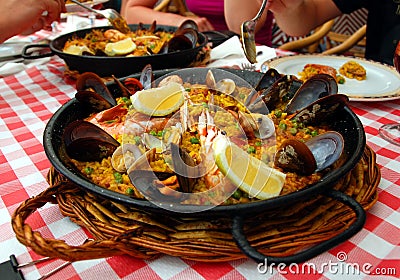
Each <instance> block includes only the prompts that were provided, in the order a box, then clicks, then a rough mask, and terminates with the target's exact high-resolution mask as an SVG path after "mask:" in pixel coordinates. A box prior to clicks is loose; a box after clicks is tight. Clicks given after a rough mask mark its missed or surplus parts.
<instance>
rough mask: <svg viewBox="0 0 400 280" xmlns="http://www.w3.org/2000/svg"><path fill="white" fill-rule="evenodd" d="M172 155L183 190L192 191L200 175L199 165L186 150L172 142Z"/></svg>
mask: <svg viewBox="0 0 400 280" xmlns="http://www.w3.org/2000/svg"><path fill="white" fill-rule="evenodd" d="M171 156H172V165H173V169H174V172H175V173H176V175H177V179H178V183H179V187H180V189H181V191H183V192H186V193H191V192H192V190H193V186H194V183H195V178H197V177H199V173H200V172H199V167H196V163H195V161H194V159H193V158H192V157H191V156H190V155H189V154H188V153H187V152H186V151H185V150H183V149H182V148H180V147H179V146H178V145H176V144H174V143H171Z"/></svg>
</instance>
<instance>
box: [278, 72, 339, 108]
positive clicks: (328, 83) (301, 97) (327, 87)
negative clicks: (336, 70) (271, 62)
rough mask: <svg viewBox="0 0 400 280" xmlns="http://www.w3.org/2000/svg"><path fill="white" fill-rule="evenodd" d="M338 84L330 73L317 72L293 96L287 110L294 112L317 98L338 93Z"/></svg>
mask: <svg viewBox="0 0 400 280" xmlns="http://www.w3.org/2000/svg"><path fill="white" fill-rule="evenodd" d="M337 92H338V85H337V83H336V80H335V78H333V77H332V76H331V75H328V74H317V75H314V76H312V77H311V78H310V79H308V80H307V81H306V82H304V84H302V85H301V87H300V88H299V89H298V90H297V92H296V94H295V95H294V96H293V98H291V100H290V101H289V103H288V104H287V106H286V109H285V112H287V113H288V114H293V113H295V112H297V111H299V110H301V109H303V108H305V107H307V106H309V105H310V104H312V103H313V102H315V101H316V100H318V99H320V98H322V97H325V96H328V95H332V94H337Z"/></svg>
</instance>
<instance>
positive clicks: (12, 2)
mask: <svg viewBox="0 0 400 280" xmlns="http://www.w3.org/2000/svg"><path fill="white" fill-rule="evenodd" d="M0 11H1V12H2V14H3V15H2V19H1V20H0V23H1V25H2V26H0V30H1V31H2V32H1V33H3V34H2V35H1V38H0V39H3V40H5V39H7V38H9V37H11V36H14V35H17V34H24V35H26V34H30V33H33V32H36V31H38V30H41V29H50V28H51V23H52V22H53V21H58V20H59V19H60V14H61V13H62V12H65V11H66V10H65V3H64V0H22V1H21V0H0Z"/></svg>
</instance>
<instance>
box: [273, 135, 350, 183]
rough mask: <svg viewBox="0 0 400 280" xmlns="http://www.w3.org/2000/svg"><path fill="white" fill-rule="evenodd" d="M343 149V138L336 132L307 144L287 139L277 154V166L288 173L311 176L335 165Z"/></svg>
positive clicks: (318, 137)
mask: <svg viewBox="0 0 400 280" xmlns="http://www.w3.org/2000/svg"><path fill="white" fill-rule="evenodd" d="M343 147H344V140H343V137H342V135H341V134H340V133H338V132H336V131H328V132H326V133H323V134H320V135H317V136H315V137H313V138H311V139H310V140H308V141H306V142H302V141H299V140H296V139H287V140H285V141H284V142H283V143H282V144H281V146H280V147H279V149H278V151H277V152H276V155H275V165H276V166H278V167H280V168H282V169H284V170H286V171H292V172H297V173H300V174H304V175H310V174H312V173H314V172H318V171H322V170H324V169H325V168H327V167H329V166H331V165H332V164H333V163H335V162H336V161H337V160H338V159H339V157H340V156H341V154H342V152H343Z"/></svg>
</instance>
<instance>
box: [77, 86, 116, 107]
mask: <svg viewBox="0 0 400 280" xmlns="http://www.w3.org/2000/svg"><path fill="white" fill-rule="evenodd" d="M75 98H76V99H77V100H79V102H81V103H82V104H85V106H86V107H87V108H90V109H91V110H93V111H95V112H100V111H103V110H107V109H110V108H111V107H113V106H112V104H110V102H108V100H106V99H105V98H104V97H103V96H101V95H100V94H98V93H97V92H94V91H91V90H79V91H77V92H76V93H75Z"/></svg>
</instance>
